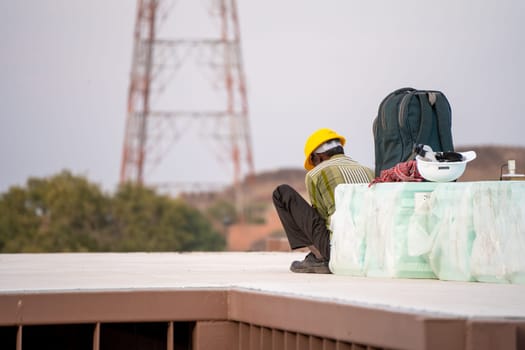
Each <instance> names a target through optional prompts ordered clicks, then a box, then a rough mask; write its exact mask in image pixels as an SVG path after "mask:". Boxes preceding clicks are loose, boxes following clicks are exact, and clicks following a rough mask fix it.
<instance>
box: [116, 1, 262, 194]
mask: <svg viewBox="0 0 525 350" xmlns="http://www.w3.org/2000/svg"><path fill="white" fill-rule="evenodd" d="M188 6H190V7H188ZM191 6H193V7H195V6H198V7H201V8H202V10H203V12H204V13H205V16H204V19H202V18H201V19H196V18H193V17H192V16H191V15H188V14H187V13H185V11H186V9H190V8H191ZM176 15H178V16H176ZM172 17H176V18H177V19H176V20H172V19H171V18H172ZM182 27H184V30H180V28H182ZM204 27H206V28H208V30H206V31H203V30H202V28H204ZM184 31H185V32H184ZM187 65H192V67H191V68H190V69H186V71H185V75H184V74H182V73H181V71H182V70H183V69H184V67H185V66H187ZM203 76H204V77H205V79H208V80H207V83H206V84H205V85H206V86H204V85H202V84H201V85H200V86H199V87H197V88H196V87H195V86H194V85H195V82H196V81H197V80H198V79H197V77H203ZM192 88H193V90H192ZM190 90H191V91H190ZM174 101H175V103H174ZM176 102H178V103H176ZM127 108H128V110H127V119H126V127H125V135H124V146H123V152H122V164H121V173H120V181H121V182H128V181H131V182H136V183H141V184H148V185H155V184H152V183H151V181H150V180H151V179H150V178H149V176H150V175H149V174H151V173H152V172H154V171H155V168H157V167H159V166H160V165H162V163H163V162H164V161H166V159H167V157H168V155H169V154H170V153H173V150H174V149H175V150H176V151H177V152H175V154H176V155H177V158H176V159H177V160H175V161H172V163H173V164H178V166H179V169H181V168H185V167H187V164H188V162H191V161H192V159H191V157H192V152H193V150H197V148H194V147H193V146H195V144H196V143H198V146H199V147H198V148H199V149H200V148H201V146H202V144H204V143H206V142H202V141H207V144H208V146H207V147H210V148H211V153H213V155H212V156H211V157H212V158H214V160H215V161H217V163H218V164H223V165H226V168H228V170H229V171H230V172H231V175H232V177H233V185H234V192H236V193H235V194H236V197H237V198H236V200H237V201H239V200H240V192H241V188H240V184H241V182H242V181H243V179H244V178H247V177H250V176H251V175H253V171H254V167H253V159H252V150H251V137H250V131H249V121H248V102H247V96H246V82H245V75H244V70H243V61H242V55H241V41H240V30H239V21H238V16H237V6H236V1H235V0H209V1H207V2H204V1H196V0H188V1H187V4H186V8H184V7H183V6H182V4H181V1H180V0H178V1H177V0H138V1H137V15H136V22H135V32H134V46H133V55H132V67H131V79H130V85H129V95H128V107H127ZM195 124H196V125H195ZM192 133H193V136H188V135H189V134H190V135H191V134H192ZM183 137H186V139H187V140H188V139H189V140H190V141H189V144H193V146H189V147H188V146H180V145H179V141H180V140H182V138H183ZM192 140H193V141H192ZM196 140H197V141H198V142H196ZM187 142H188V141H187ZM210 144H211V145H210ZM177 147H179V148H177ZM184 155H186V156H187V157H189V158H188V159H181V158H180V157H181V156H184ZM201 163H202V162H201ZM205 171H207V172H209V173H211V174H213V173H216V172H217V170H216V169H215V168H214V167H210V168H207V169H206V170H205ZM177 173H179V170H177V169H176V170H175V171H174V172H173V174H174V175H175V174H177ZM229 176H230V175H229ZM177 181H179V180H178V179H175V176H174V178H170V179H168V180H164V184H165V183H166V182H170V184H172V185H174V186H176V187H178V188H179V189H183V190H186V189H187V188H188V186H191V187H192V188H195V187H197V188H206V184H203V183H199V180H197V182H193V183H188V182H185V183H178V182H177ZM182 181H184V180H182ZM201 185H202V186H201ZM237 204H239V203H237Z"/></svg>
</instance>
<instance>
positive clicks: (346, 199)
mask: <svg viewBox="0 0 525 350" xmlns="http://www.w3.org/2000/svg"><path fill="white" fill-rule="evenodd" d="M366 192H367V186H366V185H352V186H342V185H340V186H337V188H336V189H335V193H334V195H335V203H336V208H337V210H336V211H335V213H334V214H333V215H332V219H331V228H332V232H333V233H332V239H331V248H330V265H329V266H330V270H331V271H332V272H333V273H334V274H342V275H352V276H363V275H365V270H364V256H365V232H366V231H365V228H364V224H365V223H364V222H363V220H362V219H363V218H364V217H366V215H362V212H364V211H367V210H368V208H365V207H364V205H363V204H364V203H367V201H366V200H365V199H364V196H365V193H366Z"/></svg>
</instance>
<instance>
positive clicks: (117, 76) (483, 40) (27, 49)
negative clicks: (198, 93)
mask: <svg viewBox="0 0 525 350" xmlns="http://www.w3.org/2000/svg"><path fill="white" fill-rule="evenodd" d="M185 1H189V0H178V1H176V2H175V6H174V7H173V8H172V10H171V13H172V14H173V15H174V16H175V15H178V16H181V15H182V18H185V19H186V22H190V23H191V22H192V21H194V22H195V23H196V24H198V25H199V26H200V27H202V26H205V25H206V24H207V21H208V20H209V19H206V18H196V17H195V18H194V17H192V16H193V15H192V14H191V11H189V10H187V9H188V8H189V7H187V6H189V5H183V3H184V2H185ZM204 3H206V1H203V0H200V1H197V0H193V1H191V2H190V4H191V6H199V4H204ZM237 5H238V12H239V21H240V30H241V39H242V55H243V61H244V70H245V75H246V79H247V87H248V103H249V125H250V132H251V140H252V152H253V157H254V165H255V170H256V171H257V172H262V171H270V170H276V169H279V168H291V167H293V168H301V167H302V164H303V161H304V159H303V157H304V155H303V147H304V143H305V140H306V138H307V137H308V135H310V134H311V133H312V132H313V131H315V130H316V129H318V128H321V127H328V128H332V129H334V130H336V131H337V132H338V133H340V134H342V135H344V136H346V138H347V145H346V147H345V151H346V153H347V154H348V155H350V156H351V157H352V158H354V159H356V160H357V161H359V162H361V163H363V164H365V165H368V166H370V167H373V165H374V140H373V135H372V122H373V119H374V118H375V117H376V114H377V109H378V106H379V103H380V102H381V100H382V99H383V98H384V97H385V96H386V95H387V94H388V93H390V92H391V91H393V90H395V89H397V88H401V87H406V86H410V87H414V88H417V89H432V90H440V91H442V92H444V93H445V95H446V96H447V98H448V100H449V102H450V104H451V106H452V135H453V138H454V143H455V145H456V146H468V145H479V144H494V145H515V146H525V137H524V136H523V134H524V126H525V121H524V118H525V116H524V114H523V111H524V110H525V98H524V92H525V89H524V85H523V84H524V82H525V65H524V64H523V63H524V62H525V35H524V33H525V2H523V1H520V0H491V1H487V0H486V1H473V0H462V1H458V0H441V1H420V0H398V1H391V0H377V1H354V0H328V1H321V0H286V1H282V0H265V1H260V0H259V1H257V0H237ZM185 6H186V7H185ZM191 6H190V7H191ZM135 12H136V1H132V0H110V1H108V0H90V1H85V0H82V1H81V0H39V1H30V0H17V1H5V0H4V1H0V33H2V35H1V36H0V77H1V78H0V106H1V107H0V108H1V109H0V193H2V192H5V191H6V190H8V188H9V187H10V186H13V185H24V184H25V183H26V180H27V179H28V177H47V176H51V175H53V174H56V173H58V172H60V171H61V170H63V169H68V170H70V171H72V172H73V173H74V174H78V175H83V176H86V177H87V178H88V179H89V180H91V181H93V182H95V183H98V184H100V185H101V186H102V187H103V188H104V189H106V190H108V191H111V190H114V189H115V188H116V186H117V184H118V181H119V172H120V163H121V155H122V145H123V139H124V127H125V120H126V109H127V93H128V87H129V81H130V79H129V78H130V69H131V58H132V47H133V30H134V24H135V23H134V22H135V15H136V13H135ZM179 18H181V17H179ZM171 23H172V24H173V23H178V22H176V21H173V22H171ZM176 97H177V96H174V97H173V98H175V99H176ZM190 131H191V128H188V130H183V132H184V133H190ZM186 142H189V143H190V144H191V146H192V147H191V149H192V150H195V152H197V153H195V154H194V155H193V156H191V157H187V158H184V159H181V158H180V156H181V155H183V153H188V152H185V151H187V150H188V149H190V148H188V147H187V146H184V147H183V146H181V145H178V144H177V143H175V144H173V145H172V147H171V148H170V157H172V158H170V160H165V161H163V162H164V163H163V165H164V166H159V167H158V168H157V169H155V170H154V171H153V172H152V173H151V174H150V175H147V176H150V177H147V178H146V182H148V180H149V179H155V180H158V181H178V180H179V177H180V181H186V180H187V179H198V180H199V181H203V182H206V181H210V182H228V181H230V179H231V170H230V172H228V170H227V169H226V170H224V167H221V166H218V165H217V164H216V163H215V161H216V159H215V158H216V157H214V156H210V154H211V153H212V152H211V151H208V149H207V148H206V147H209V145H205V143H206V142H202V139H201V138H200V137H193V138H191V137H190V138H189V140H187V141H186ZM193 146H194V147H193ZM212 147H213V145H212ZM192 152H193V151H192ZM199 152H200V153H199ZM190 153H191V152H190ZM205 155H208V157H210V158H211V160H210V161H208V160H206V161H205V160H204V156H205ZM173 157H174V158H173ZM502 161H505V160H502ZM523 166H525V165H520V164H517V167H518V170H520V167H523ZM226 168H227V167H226ZM522 169H523V168H522Z"/></svg>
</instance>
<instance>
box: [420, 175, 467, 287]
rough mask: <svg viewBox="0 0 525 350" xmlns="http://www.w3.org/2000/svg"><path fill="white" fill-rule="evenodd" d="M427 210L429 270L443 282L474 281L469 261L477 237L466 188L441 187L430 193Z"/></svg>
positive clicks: (454, 185) (459, 186)
mask: <svg viewBox="0 0 525 350" xmlns="http://www.w3.org/2000/svg"><path fill="white" fill-rule="evenodd" d="M429 206H430V212H429V214H430V216H429V217H428V228H429V235H430V237H431V241H432V246H431V250H430V251H429V253H428V259H429V262H430V266H431V267H432V270H433V271H434V273H435V274H436V275H437V276H438V278H439V279H442V280H453V281H473V280H474V278H473V277H472V274H471V267H470V260H471V251H472V244H473V241H474V239H475V237H476V234H475V232H474V226H473V223H472V196H471V193H470V188H469V186H463V185H462V184H457V183H451V184H442V185H440V186H439V187H437V188H436V190H435V191H434V192H432V195H431V197H430V202H429Z"/></svg>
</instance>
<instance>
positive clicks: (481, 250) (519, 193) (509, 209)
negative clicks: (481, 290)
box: [471, 182, 525, 283]
mask: <svg viewBox="0 0 525 350" xmlns="http://www.w3.org/2000/svg"><path fill="white" fill-rule="evenodd" d="M472 190H473V191H472V192H473V198H472V202H473V222H474V226H475V230H476V239H475V241H474V245H473V247H472V262H471V263H472V274H473V276H474V277H475V278H476V280H478V281H482V282H503V283H505V282H513V283H524V277H525V259H524V258H523V253H524V252H525V242H524V240H525V222H524V218H525V217H524V216H523V213H524V206H525V205H524V204H523V203H524V201H523V198H525V197H523V195H524V194H525V193H524V191H525V188H524V186H521V187H518V186H514V190H513V189H512V183H511V182H501V183H498V185H497V186H484V185H482V184H476V185H475V186H473V189H472Z"/></svg>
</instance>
